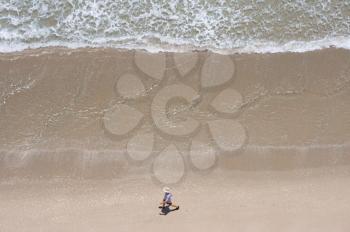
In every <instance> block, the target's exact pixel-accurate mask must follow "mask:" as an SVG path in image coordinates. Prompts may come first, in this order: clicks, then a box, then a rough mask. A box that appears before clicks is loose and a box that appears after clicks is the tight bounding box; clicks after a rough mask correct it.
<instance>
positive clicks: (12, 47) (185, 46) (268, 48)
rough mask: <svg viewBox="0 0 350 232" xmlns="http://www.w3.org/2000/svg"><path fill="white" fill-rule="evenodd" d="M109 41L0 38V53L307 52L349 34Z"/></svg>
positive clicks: (345, 45) (349, 40)
mask: <svg viewBox="0 0 350 232" xmlns="http://www.w3.org/2000/svg"><path fill="white" fill-rule="evenodd" d="M128 39H129V40H130V38H128ZM118 40H119V39H116V40H115V41H112V43H111V39H109V40H108V39H103V38H102V39H96V40H95V41H94V43H87V42H63V41H50V42H46V43H40V42H38V43H30V44H27V43H22V42H18V43H14V42H13V43H9V42H0V53H11V52H20V51H24V50H26V49H38V48H50V47H64V48H69V49H79V48H115V49H130V50H131V49H140V50H146V51H148V52H151V53H158V52H190V51H204V50H209V51H212V52H216V53H220V54H234V53H280V52H295V53H301V52H307V51H314V50H320V49H325V48H331V47H334V48H342V49H350V37H335V38H325V39H322V40H315V41H290V42H288V43H285V44H278V43H275V42H260V41H251V42H250V43H249V44H248V45H245V46H242V47H235V48H232V47H215V46H199V45H197V44H190V43H186V42H184V41H181V40H180V41H176V40H174V39H169V40H167V39H162V40H161V42H160V43H154V42H148V41H147V42H146V43H144V42H137V43H136V42H134V43H131V42H129V43H123V42H122V41H123V40H126V39H124V38H123V39H122V40H121V41H118Z"/></svg>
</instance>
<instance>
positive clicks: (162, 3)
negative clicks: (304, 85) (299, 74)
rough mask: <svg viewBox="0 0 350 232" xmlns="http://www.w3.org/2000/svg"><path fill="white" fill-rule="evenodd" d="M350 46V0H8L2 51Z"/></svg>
mask: <svg viewBox="0 0 350 232" xmlns="http://www.w3.org/2000/svg"><path fill="white" fill-rule="evenodd" d="M48 46H66V47H73V48H76V47H86V46H88V47H117V48H144V49H148V50H150V51H158V50H170V51H173V50H189V49H190V50H193V49H211V50H216V51H222V52H225V51H226V52H278V51H297V52H298V51H306V50H312V49H319V48H323V47H328V46H336V47H343V48H350V1H349V0H236V1H234V0H226V1H225V0H191V1H186V0H138V1H136V0H129V1H125V0H0V52H11V51H17V50H22V49H26V48H37V47H48Z"/></svg>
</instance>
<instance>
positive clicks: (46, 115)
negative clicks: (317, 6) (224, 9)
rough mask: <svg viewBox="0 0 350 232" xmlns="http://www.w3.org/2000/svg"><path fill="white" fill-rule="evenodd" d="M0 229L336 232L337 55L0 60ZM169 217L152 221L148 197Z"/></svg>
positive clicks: (347, 84)
mask: <svg viewBox="0 0 350 232" xmlns="http://www.w3.org/2000/svg"><path fill="white" fill-rule="evenodd" d="M0 70H1V72H0V90H1V96H0V128H1V129H0V177H1V183H0V208H1V212H0V231H6V232H7V231H136V230H142V231H163V230H168V231H175V230H176V231H178V230H179V229H180V230H189V231H197V230H198V231H308V232H309V231H349V230H350V222H349V220H348V219H347V218H349V216H350V204H349V203H350V197H349V196H350V194H349V193H350V185H349V184H348V183H349V181H350V107H349V104H350V52H349V51H347V50H339V49H324V50H320V51H313V52H307V53H276V54H242V55H240V54H237V55H231V56H222V55H217V54H211V53H207V52H194V53H189V54H172V53H167V54H165V53H161V54H153V55H151V54H148V53H144V52H141V51H123V50H121V51H120V50H112V49H82V50H67V49H59V48H57V49H53V48H52V49H44V50H32V51H25V52H21V53H12V54H2V55H0ZM164 185H169V186H171V187H172V188H173V191H174V195H175V199H176V201H177V203H179V204H180V206H181V209H180V210H179V211H175V212H171V213H169V214H168V215H167V216H160V215H159V214H158V213H159V209H158V208H157V204H158V202H159V200H160V199H161V197H162V195H161V194H162V193H161V188H162V186H164Z"/></svg>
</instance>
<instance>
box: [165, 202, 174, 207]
mask: <svg viewBox="0 0 350 232" xmlns="http://www.w3.org/2000/svg"><path fill="white" fill-rule="evenodd" d="M165 204H167V205H169V206H170V205H172V204H173V203H172V202H165Z"/></svg>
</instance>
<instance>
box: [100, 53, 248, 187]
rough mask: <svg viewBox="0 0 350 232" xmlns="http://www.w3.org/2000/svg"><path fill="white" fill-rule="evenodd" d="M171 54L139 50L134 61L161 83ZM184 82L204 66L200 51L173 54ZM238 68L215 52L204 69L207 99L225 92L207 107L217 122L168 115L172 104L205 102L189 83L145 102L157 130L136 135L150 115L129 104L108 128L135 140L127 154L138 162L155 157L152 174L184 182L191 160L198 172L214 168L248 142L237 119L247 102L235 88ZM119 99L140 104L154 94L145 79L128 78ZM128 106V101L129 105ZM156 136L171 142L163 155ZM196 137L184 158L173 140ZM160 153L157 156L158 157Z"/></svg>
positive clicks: (112, 113)
mask: <svg viewBox="0 0 350 232" xmlns="http://www.w3.org/2000/svg"><path fill="white" fill-rule="evenodd" d="M166 58H167V57H166V55H165V54H164V53H159V54H148V53H143V52H136V53H135V57H134V61H135V64H136V66H137V68H138V69H139V70H140V71H141V72H142V73H143V74H145V75H146V76H147V78H151V79H153V80H154V81H156V82H162V81H163V80H164V79H165V78H166V77H165V73H166V72H165V70H166V63H167V62H166ZM173 62H174V65H175V66H176V68H177V70H178V73H179V75H180V76H181V78H180V79H183V78H185V79H186V78H191V75H188V74H190V73H191V72H194V71H195V70H196V67H197V66H198V65H200V64H199V63H200V58H199V55H198V54H197V53H188V54H181V53H177V54H174V55H173ZM234 72H235V65H234V62H233V61H232V60H231V58H230V57H228V56H223V55H218V54H210V55H208V56H207V57H206V58H205V60H204V62H203V64H202V65H201V67H200V89H201V90H203V93H202V95H203V94H204V95H205V94H206V93H209V92H210V91H211V90H214V91H217V89H218V88H221V89H220V90H219V93H218V94H216V96H215V97H214V98H213V99H212V100H211V101H210V103H209V105H208V106H207V107H206V109H207V111H208V114H210V113H211V114H213V113H214V114H215V115H218V117H221V116H222V117H223V118H216V119H209V118H208V120H203V119H202V120H198V119H197V118H196V115H195V114H193V116H192V115H187V116H186V118H183V119H182V120H180V121H179V120H173V119H172V118H170V117H169V116H168V105H169V102H174V101H175V102H176V101H177V100H178V101H181V102H183V101H185V102H186V104H187V105H188V106H191V105H192V104H193V102H194V101H197V100H198V99H200V98H201V97H203V96H201V95H200V94H199V93H198V91H197V90H196V89H195V88H194V87H192V86H189V85H187V84H184V83H177V84H169V85H164V86H163V87H162V88H160V89H159V90H157V92H156V93H155V94H154V95H153V97H152V99H149V101H148V102H147V101H145V102H144V103H143V104H149V107H150V108H149V109H150V114H151V117H150V118H151V120H152V125H154V128H153V130H152V131H147V132H144V131H139V132H137V133H133V132H134V131H136V130H137V129H138V128H139V127H140V125H141V124H142V123H143V122H144V114H143V113H141V112H140V111H139V110H137V109H136V108H134V107H132V106H131V105H129V104H128V103H127V101H123V102H124V103H118V104H116V105H114V106H113V107H111V108H110V109H109V110H107V111H106V113H105V114H104V117H103V123H104V127H105V129H106V130H107V131H108V132H109V133H111V134H114V135H116V136H117V137H121V138H129V137H131V138H129V140H128V142H127V146H126V153H127V154H128V155H129V156H130V158H131V159H133V160H135V161H144V160H146V159H148V158H150V157H153V156H155V157H154V158H153V161H152V176H153V177H154V178H156V179H157V180H158V181H159V182H161V183H163V184H174V183H177V182H179V181H180V180H181V179H182V178H183V177H184V175H185V170H186V167H187V166H188V165H186V160H189V161H190V162H191V165H190V166H192V167H194V170H199V171H203V170H209V169H212V168H213V167H214V166H215V163H216V161H217V159H218V158H219V157H218V154H221V153H223V152H226V153H229V154H233V153H234V152H236V151H238V150H240V149H241V148H242V147H243V146H244V144H245V143H246V141H247V133H246V130H245V128H244V127H243V125H241V123H240V122H239V121H237V120H235V119H234V116H235V115H236V114H237V113H238V112H239V111H240V109H241V107H242V104H243V97H242V95H241V94H240V93H239V92H238V91H236V90H235V89H233V88H232V87H231V85H229V83H230V82H232V79H233V77H234ZM116 91H117V94H118V96H120V97H121V98H123V99H127V100H130V99H131V100H133V101H135V100H136V101H137V100H139V99H142V98H144V97H147V94H149V93H148V92H147V91H146V87H145V85H144V83H143V82H142V79H141V78H140V77H139V76H138V75H136V74H130V73H127V74H124V75H123V76H121V77H119V78H118V80H117V83H116ZM125 102H126V103H125ZM155 133H158V134H159V136H163V135H164V138H165V139H168V140H169V141H168V145H167V146H166V147H165V148H164V149H163V150H161V151H160V152H155V151H154V147H155V144H156V142H157V141H156V136H155ZM177 137H178V138H190V146H189V150H188V153H187V155H188V156H189V158H188V159H186V157H184V154H182V153H181V152H180V151H179V149H178V148H177V147H176V145H175V144H174V143H173V142H172V140H171V139H169V138H177ZM154 153H156V154H154Z"/></svg>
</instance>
